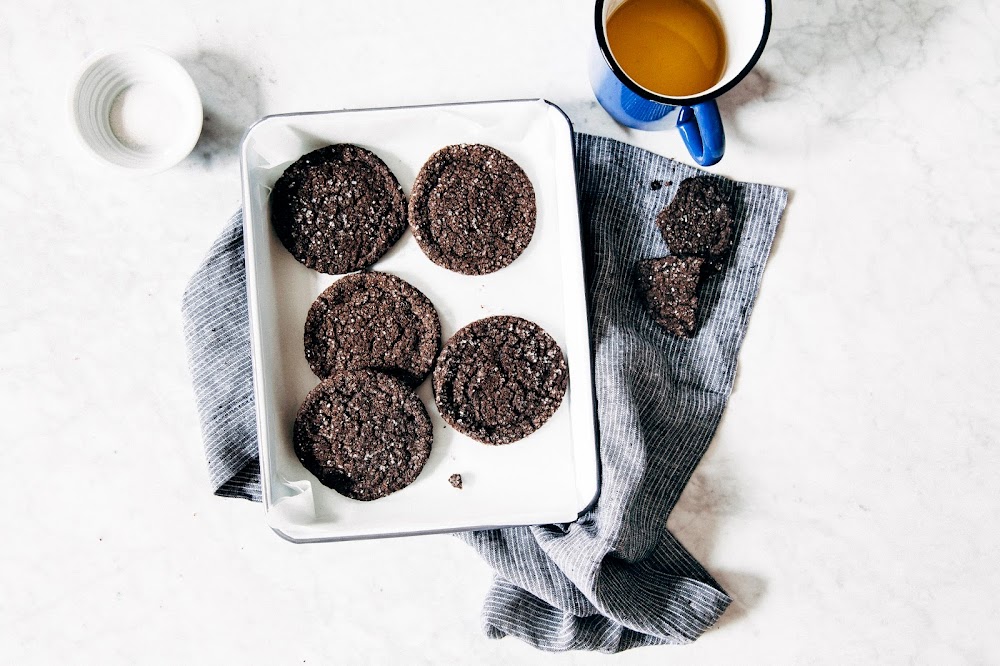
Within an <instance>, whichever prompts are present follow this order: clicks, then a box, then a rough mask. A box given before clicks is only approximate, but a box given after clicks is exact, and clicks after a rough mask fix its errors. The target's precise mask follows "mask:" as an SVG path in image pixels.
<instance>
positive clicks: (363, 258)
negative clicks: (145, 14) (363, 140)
mask: <svg viewBox="0 0 1000 666" xmlns="http://www.w3.org/2000/svg"><path fill="white" fill-rule="evenodd" d="M271 223H272V225H273V226H274V230H275V232H276V233H277V235H278V238H279V239H280V240H281V243H282V245H284V246H285V248H286V249H287V250H288V251H289V252H291V253H292V256H294V257H295V258H296V259H298V260H299V261H300V262H302V263H303V264H305V265H306V266H308V267H309V268H312V269H315V270H317V271H320V272H322V273H349V272H351V271H356V270H358V269H361V268H365V267H367V266H370V265H371V264H372V263H374V262H375V261H376V260H377V259H378V258H379V257H381V256H382V255H383V254H385V253H386V252H387V251H388V250H389V248H390V247H392V245H393V243H395V242H396V241H397V240H399V237H400V236H401V235H402V233H403V231H404V230H405V229H406V200H405V198H404V197H403V189H402V188H401V187H400V186H399V182H398V181H397V180H396V177H395V176H393V175H392V172H391V171H389V167H387V166H386V165H385V162H383V161H382V160H380V159H379V158H378V156H376V155H375V154H374V153H372V152H371V151H369V150H365V149H364V148H361V147H359V146H354V145H351V144H347V143H341V144H337V145H333V146H327V147H325V148H320V149H319V150H314V151H313V152H311V153H308V154H306V155H303V156H302V157H300V158H299V159H298V160H297V161H295V162H294V163H292V165H291V166H289V167H288V168H287V169H285V172H284V173H283V174H281V177H280V178H278V182H276V183H275V184H274V190H272V192H271Z"/></svg>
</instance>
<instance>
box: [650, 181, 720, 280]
mask: <svg viewBox="0 0 1000 666" xmlns="http://www.w3.org/2000/svg"><path fill="white" fill-rule="evenodd" d="M656 226H658V227H659V228H660V233H661V234H662V235H663V240H665V241H666V242H667V247H669V248H670V254H673V255H678V256H691V255H694V256H699V257H704V258H706V259H708V260H709V262H710V263H711V264H712V265H713V266H714V267H716V268H721V267H722V263H723V262H722V259H723V258H724V257H725V256H726V254H727V253H728V252H729V249H730V248H731V247H732V245H733V206H732V202H731V201H730V198H729V195H728V194H727V193H726V192H725V191H724V190H723V188H722V183H720V181H719V180H718V179H716V178H712V177H710V176H697V177H695V178H685V179H684V180H683V181H681V184H680V185H679V186H678V187H677V193H676V194H674V198H673V199H672V200H671V201H670V204H669V205H668V206H667V207H666V208H664V209H663V210H661V211H660V213H659V214H658V215H657V216H656Z"/></svg>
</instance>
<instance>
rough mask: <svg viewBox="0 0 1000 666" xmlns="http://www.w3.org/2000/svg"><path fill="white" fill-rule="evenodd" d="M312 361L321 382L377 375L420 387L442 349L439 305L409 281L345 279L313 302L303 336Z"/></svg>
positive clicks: (369, 275)
mask: <svg viewBox="0 0 1000 666" xmlns="http://www.w3.org/2000/svg"><path fill="white" fill-rule="evenodd" d="M303 342H304V346H305V354H306V361H308V362H309V367H310V368H312V371H313V372H314V373H316V376H317V377H319V378H320V379H325V378H327V377H329V376H330V375H332V374H333V373H335V372H337V371H339V370H362V369H371V370H377V371H379V372H385V373H388V374H391V375H394V376H396V377H398V378H399V379H401V380H403V382H405V383H406V384H409V385H410V386H416V385H417V384H419V383H420V382H422V381H423V380H424V378H425V377H426V376H427V373H429V372H430V371H431V366H432V365H433V364H434V358H435V357H436V356H437V353H438V350H439V349H440V348H441V322H440V320H439V319H438V315H437V311H436V310H435V309H434V305H433V304H431V302H430V300H428V298H427V297H426V296H424V294H423V293H422V292H421V291H420V290H419V289H417V288H416V287H414V286H413V285H411V284H410V283H409V282H407V281H406V280H403V279H402V278H399V277H396V276H395V275H390V274H389V273H378V272H362V273H354V274H352V275H347V276H345V277H342V278H340V279H339V280H337V281H336V282H334V283H333V284H332V285H330V286H329V287H327V288H326V290H325V291H324V292H323V293H322V294H320V295H319V297H318V298H317V299H316V300H315V301H313V304H312V307H310V308H309V314H308V315H307V316H306V325H305V334H304V336H303Z"/></svg>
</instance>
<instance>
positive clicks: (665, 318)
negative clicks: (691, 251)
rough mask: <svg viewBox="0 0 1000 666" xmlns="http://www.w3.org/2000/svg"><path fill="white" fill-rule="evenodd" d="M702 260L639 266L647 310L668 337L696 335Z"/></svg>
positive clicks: (656, 261) (678, 259)
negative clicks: (668, 334)
mask: <svg viewBox="0 0 1000 666" xmlns="http://www.w3.org/2000/svg"><path fill="white" fill-rule="evenodd" d="M704 265H705V260H704V259H701V258H700V257H684V258H682V257H673V256H671V257H663V258H660V259H644V260H642V261H639V262H638V263H637V264H636V281H637V282H638V285H639V293H640V295H641V297H642V301H643V303H644V304H645V306H646V309H647V310H649V312H650V313H651V314H652V315H653V318H654V319H655V320H656V323H657V324H659V325H660V326H661V327H663V329H664V330H666V331H667V332H668V333H671V334H673V335H676V336H678V337H681V338H690V337H691V336H692V335H694V332H695V325H696V323H697V318H698V281H699V279H700V277H701V269H702V267H703V266H704Z"/></svg>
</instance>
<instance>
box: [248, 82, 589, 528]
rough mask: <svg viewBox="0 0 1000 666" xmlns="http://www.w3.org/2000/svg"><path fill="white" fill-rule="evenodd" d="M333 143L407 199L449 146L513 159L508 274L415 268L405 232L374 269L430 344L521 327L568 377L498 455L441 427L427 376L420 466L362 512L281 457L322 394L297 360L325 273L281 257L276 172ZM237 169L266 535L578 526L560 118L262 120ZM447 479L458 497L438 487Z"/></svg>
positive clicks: (509, 104) (576, 286) (521, 112)
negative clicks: (431, 335) (524, 324)
mask: <svg viewBox="0 0 1000 666" xmlns="http://www.w3.org/2000/svg"><path fill="white" fill-rule="evenodd" d="M333 143H354V144H357V145H360V146H363V147H365V148H367V149H369V150H371V151H372V152H374V153H375V154H376V155H378V156H379V157H380V158H382V160H384V161H385V163H386V164H388V165H389V168H390V169H391V170H392V172H393V173H394V174H395V175H396V178H398V179H399V182H400V184H401V185H402V186H403V190H404V192H406V193H407V195H409V192H410V188H411V187H412V185H413V180H414V178H415V177H416V174H417V172H418V171H419V169H420V167H421V166H422V165H423V163H424V162H425V161H426V160H427V158H428V157H430V155H431V154H432V153H434V152H435V151H436V150H438V149H439V148H442V147H444V146H446V145H449V144H455V143H485V144H488V145H491V146H493V147H495V148H498V149H499V150H501V151H503V152H504V153H506V154H507V155H509V156H510V157H511V158H513V159H514V161H516V162H517V163H518V164H519V165H520V166H521V168H523V169H524V171H525V173H527V175H528V178H530V179H531V182H532V184H533V185H534V188H535V196H536V201H537V207H538V220H537V223H536V228H535V233H534V236H533V237H532V239H531V243H530V244H529V245H528V247H527V249H526V250H525V251H524V253H523V254H522V255H521V256H520V257H518V259H517V260H515V261H514V262H513V263H512V264H510V265H509V266H507V267H506V268H503V269H501V270H500V271H497V272H496V273H492V274H490V275H484V276H479V277H471V276H466V275H460V274H458V273H453V272H451V271H448V270H446V269H444V268H441V267H440V266H437V265H436V264H434V263H432V262H431V261H430V260H429V259H427V257H426V256H424V254H423V252H422V251H421V250H420V247H419V246H418V245H417V243H416V241H415V240H414V238H413V236H412V234H411V233H410V232H409V231H407V232H406V233H405V234H404V235H403V237H402V238H401V239H400V241H399V242H398V243H397V244H396V245H395V246H394V247H393V248H392V250H390V251H389V253H388V254H387V255H386V256H384V257H383V258H382V259H380V260H379V261H378V262H377V263H375V265H374V266H372V269H373V270H379V271H386V272H389V273H393V274H395V275H398V276H400V277H402V278H403V279H405V280H407V281H409V282H410V283H412V284H413V285H415V286H416V287H417V288H418V289H420V290H421V291H423V292H424V293H425V294H426V295H427V297H428V298H430V300H431V301H432V302H433V303H434V305H435V307H436V308H437V311H438V314H439V315H440V317H441V327H442V338H443V341H444V340H447V339H448V338H449V337H451V335H453V334H454V333H455V331H457V330H458V329H459V328H461V327H462V326H464V325H465V324H468V323H469V322H472V321H474V320H476V319H481V318H482V317H487V316H490V315H496V314H510V315H516V316H519V317H524V318H525V319H529V320H531V321H534V322H536V323H537V324H539V325H540V326H542V327H543V328H544V329H545V330H546V331H548V332H549V333H550V334H551V335H552V336H553V337H554V338H555V339H556V341H557V342H558V343H559V345H560V347H562V350H563V352H564V353H565V355H566V360H567V362H568V364H569V373H570V382H569V389H568V391H567V393H566V397H565V398H564V399H563V403H562V405H561V406H560V407H559V409H558V410H557V411H556V413H555V414H554V415H553V416H552V418H551V419H550V420H549V421H548V422H547V423H546V424H545V425H544V426H542V427H541V428H540V429H539V430H537V431H536V432H534V433H533V434H531V435H529V436H528V437H526V438H525V439H522V440H520V441H518V442H515V443H513V444H509V445H507V446H486V445H484V444H480V443H479V442H476V441H474V440H472V439H470V438H469V437H466V436H464V435H462V434H460V433H457V432H456V431H455V430H454V429H453V428H450V427H446V426H445V423H444V421H443V420H442V419H441V417H440V415H439V414H438V411H437V407H436V406H435V405H434V398H433V394H432V391H431V386H430V383H431V382H430V380H429V379H428V380H427V381H425V382H424V383H423V384H422V385H421V386H420V387H419V389H418V390H417V394H418V395H419V396H420V398H421V399H422V400H423V402H424V405H425V407H426V408H427V412H428V414H429V415H430V417H431V420H432V422H433V425H434V444H433V449H432V452H431V455H430V459H429V460H428V461H427V465H426V466H425V467H424V469H423V471H422V472H421V474H420V476H419V477H418V478H417V480H416V481H415V482H414V483H412V484H411V485H410V486H408V487H406V488H404V489H402V490H400V491H398V492H396V493H393V494H392V495H389V496H388V497H385V498H382V499H378V500H375V501H371V502H360V501H357V500H352V499H349V498H346V497H343V496H341V495H339V494H338V493H336V492H335V491H333V490H331V489H329V488H326V487H325V486H323V485H322V484H320V483H319V482H318V481H317V480H316V478H315V477H313V476H312V475H311V474H310V473H309V472H307V471H306V470H305V468H304V467H303V466H302V465H301V463H300V462H299V461H298V459H297V458H296V457H295V453H294V451H293V449H292V424H293V423H294V421H295V414H296V412H297V411H298V408H299V405H300V404H301V403H302V401H303V399H304V398H305V396H306V394H307V393H308V392H309V391H310V390H311V389H312V388H313V387H314V386H315V385H316V384H317V383H319V380H318V379H317V378H316V377H315V376H314V375H313V373H312V372H311V371H310V369H309V366H308V364H307V363H306V360H305V356H304V354H303V346H302V345H303V343H302V330H303V325H304V322H305V318H306V313H307V311H308V310H309V306H310V305H311V304H312V302H313V300H314V299H315V298H316V296H318V295H319V293H320V292H321V291H323V289H325V288H326V287H327V286H328V285H329V284H331V283H332V282H333V281H334V280H335V279H336V278H337V277H338V276H331V275H324V274H322V273H317V272H316V271H313V270H311V269H309V268H306V267H305V266H303V265H302V264H300V263H299V262H297V261H296V260H295V259H294V258H293V257H292V256H291V255H290V254H289V253H288V252H287V251H286V250H285V248H284V247H283V246H282V245H281V242H280V241H279V240H278V238H277V236H276V235H275V233H274V231H273V229H272V227H271V224H270V218H269V215H270V210H269V204H268V196H269V194H270V191H271V188H272V186H273V185H274V183H275V181H276V180H277V178H278V176H280V175H281V173H282V172H283V171H284V169H285V168H286V167H287V166H288V165H289V164H291V163H292V162H293V161H295V160H296V159H298V158H299V157H301V156H302V155H303V154H305V153H307V152H309V151H311V150H314V149H316V148H320V147H322V146H325V145H329V144H333ZM240 161H241V167H242V174H243V205H244V240H245V245H246V272H247V290H248V297H249V306H250V322H251V338H252V346H253V372H254V397H255V399H256V406H257V429H258V436H259V441H260V455H261V472H262V481H263V490H264V507H265V510H266V516H267V522H268V524H269V525H270V526H271V528H272V529H274V531H276V532H277V533H278V534H280V535H281V536H283V537H285V538H286V539H289V540H291V541H296V542H306V541H332V540H339V539H357V538H372V537H383V536H398V535H404V534H426V533H432V532H455V531H461V530H470V529H484V528H489V527H502V526H514V525H534V524H545V523H565V522H571V521H573V520H575V519H576V518H577V516H578V515H579V513H580V512H581V511H583V510H584V509H585V508H586V507H587V506H589V505H590V504H591V503H592V502H593V500H594V499H595V497H596V495H597V490H598V455H597V442H596V435H595V418H594V393H593V383H592V374H591V354H590V343H589V337H588V328H587V309H586V294H585V289H584V277H583V259H582V247H581V238H580V221H579V211H578V209H577V193H576V175H575V171H574V163H573V136H572V128H571V127H570V124H569V121H568V119H567V118H566V116H565V115H564V114H563V113H562V111H560V110H559V109H558V108H557V107H555V106H554V105H552V104H550V103H548V102H546V101H544V100H518V101H503V102H483V103H469V104H452V105H444V106H421V107H408V108H391V109H367V110H359V111H335V112H320V113H295V114H284V115H275V116H268V117H265V118H263V119H262V120H260V121H259V122H258V123H256V124H255V125H254V126H253V127H251V128H250V129H249V130H248V131H247V134H246V136H245V137H244V139H243V143H242V146H241V152H240ZM456 473H457V474H461V475H462V478H463V481H464V488H463V489H461V490H458V489H455V488H453V487H452V486H451V485H450V484H449V483H448V477H449V476H451V475H452V474H456Z"/></svg>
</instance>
